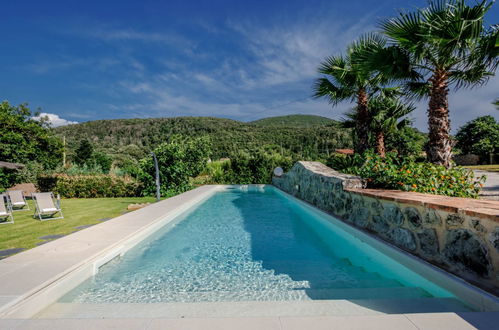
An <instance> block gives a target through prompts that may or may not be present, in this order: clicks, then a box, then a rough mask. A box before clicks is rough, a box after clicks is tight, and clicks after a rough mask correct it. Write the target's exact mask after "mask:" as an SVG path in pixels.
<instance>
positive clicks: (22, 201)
mask: <svg viewBox="0 0 499 330" xmlns="http://www.w3.org/2000/svg"><path fill="white" fill-rule="evenodd" d="M7 195H8V196H9V199H10V202H11V204H12V211H27V210H29V205H28V202H26V198H25V197H24V194H23V191H22V190H8V191H7Z"/></svg>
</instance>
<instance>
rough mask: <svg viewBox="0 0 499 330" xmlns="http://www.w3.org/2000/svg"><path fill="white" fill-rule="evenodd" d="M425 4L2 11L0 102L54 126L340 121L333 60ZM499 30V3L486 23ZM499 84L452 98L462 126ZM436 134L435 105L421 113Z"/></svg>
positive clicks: (41, 4)
mask: <svg viewBox="0 0 499 330" xmlns="http://www.w3.org/2000/svg"><path fill="white" fill-rule="evenodd" d="M425 3H426V2H425V1H419V0H417V1H395V0H385V1H383V0H379V1H374V0H350V1H318V0H309V1H295V0H287V1H286V0H279V1H277V0H276V1H228V0H226V1H221V0H210V1H188V0H183V1H150V0H149V1H148V0H143V1H129V0H120V1H114V0H113V1H103V0H101V1H90V0H87V1H83V0H79V1H72V0H64V1H53V0H46V1H23V0H19V1H2V3H1V4H0V9H1V11H2V20H0V31H1V32H0V33H1V40H2V42H1V44H0V74H1V78H0V99H4V100H8V101H10V102H11V103H13V104H18V103H21V102H28V103H29V104H30V106H31V107H32V108H33V109H36V108H38V107H40V108H41V109H42V111H43V112H45V113H49V114H53V115H54V116H53V117H52V118H55V119H57V117H56V116H59V119H58V120H56V122H55V123H56V124H61V123H65V120H67V121H77V122H82V121H89V120H96V119H111V118H146V117H172V116H217V117H225V118H232V119H237V120H243V121H249V120H254V119H257V118H262V117H268V116H278V115H284V114H292V113H303V114H316V115H322V116H326V117H331V118H335V119H338V118H341V116H342V113H343V112H344V111H346V110H347V109H349V107H351V105H349V104H347V103H345V104H341V105H340V106H338V107H336V108H334V109H332V108H331V106H330V105H328V104H327V102H325V101H322V100H314V99H312V98H310V96H311V94H312V90H311V86H312V84H313V81H314V78H316V77H317V73H316V68H317V66H318V64H319V63H320V61H321V60H323V59H324V58H325V57H326V56H328V55H332V54H337V53H339V52H342V51H343V49H344V48H345V46H346V44H348V43H349V42H350V41H352V40H353V39H355V38H356V37H357V36H359V35H361V34H362V33H364V32H368V31H372V30H375V29H376V28H377V22H378V21H379V20H380V19H382V18H385V17H389V16H392V15H394V14H395V13H396V11H397V9H402V8H407V9H411V8H414V7H418V6H423V5H424V4H425ZM488 21H489V23H490V24H492V23H497V22H498V21H499V4H496V5H495V6H494V7H493V9H492V10H491V12H490V13H489V15H488ZM496 97H499V78H494V79H492V80H491V81H490V82H489V83H488V85H486V86H485V87H482V88H480V89H474V90H464V91H459V92H458V93H453V94H452V95H451V99H450V106H451V114H452V115H451V120H452V124H453V128H456V127H457V126H459V125H462V124H463V123H465V122H466V121H469V120H471V119H473V118H475V117H477V116H479V115H485V114H491V115H494V116H495V117H496V118H499V111H496V110H495V109H494V107H493V106H492V105H491V102H492V101H493V100H494V99H495V98H496ZM412 117H413V118H414V119H415V125H416V126H417V127H418V128H420V129H422V130H425V131H426V106H425V104H424V103H421V104H420V105H419V107H418V109H417V110H416V112H415V113H414V114H413V115H412Z"/></svg>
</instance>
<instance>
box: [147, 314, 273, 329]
mask: <svg viewBox="0 0 499 330" xmlns="http://www.w3.org/2000/svg"><path fill="white" fill-rule="evenodd" d="M147 329H148V330H163V329H168V330H235V329H237V330H256V329H258V330H281V325H280V322H279V319H278V318H276V317H274V318H258V317H254V318H203V319H155V320H152V321H151V323H150V325H149V327H148V328H147Z"/></svg>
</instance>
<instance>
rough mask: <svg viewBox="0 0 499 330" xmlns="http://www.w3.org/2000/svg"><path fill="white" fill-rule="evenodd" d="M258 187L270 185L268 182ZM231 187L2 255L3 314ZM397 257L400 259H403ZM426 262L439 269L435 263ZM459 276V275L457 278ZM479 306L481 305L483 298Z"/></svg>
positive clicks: (27, 313)
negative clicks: (8, 255)
mask: <svg viewBox="0 0 499 330" xmlns="http://www.w3.org/2000/svg"><path fill="white" fill-rule="evenodd" d="M251 186H253V185H251ZM254 186H257V187H265V186H268V185H254ZM227 187H240V185H208V186H202V187H199V188H196V189H194V190H191V191H188V192H186V193H183V194H181V195H178V196H175V197H172V198H169V199H167V200H164V201H161V202H158V203H155V204H152V205H150V206H148V207H145V208H143V209H140V210H137V211H134V212H130V213H127V214H125V215H122V216H119V217H116V218H114V219H112V220H110V221H107V222H105V223H102V224H99V225H96V226H93V227H90V228H87V229H84V230H82V231H79V232H76V233H74V234H71V235H68V236H66V237H63V238H61V239H59V240H56V241H52V242H50V243H47V244H45V245H42V246H39V247H36V248H33V249H31V250H28V251H25V252H22V253H20V254H17V255H15V256H12V257H9V258H6V259H3V260H1V261H0V319H28V318H31V317H33V316H34V315H36V314H37V313H39V312H40V311H42V310H43V309H45V308H46V307H47V306H49V305H50V304H51V303H53V302H55V301H56V300H57V299H59V298H60V297H61V296H62V295H63V294H64V293H66V292H68V291H69V290H71V289H72V288H74V287H76V286H77V285H79V284H80V283H81V282H82V281H83V280H85V279H86V278H88V277H90V276H92V275H93V274H95V272H96V271H97V270H98V267H100V266H101V265H103V264H105V263H106V262H109V261H110V260H112V259H114V258H115V257H117V256H119V255H121V254H123V253H124V252H126V251H127V250H128V249H130V248H132V247H133V246H134V245H136V244H137V243H139V242H141V241H142V240H143V239H144V238H146V237H147V236H149V235H150V234H152V233H154V232H155V231H156V230H157V229H158V228H160V227H162V226H164V225H165V224H167V223H169V222H170V221H172V220H173V219H175V218H176V217H177V216H178V215H179V214H181V213H183V212H185V211H186V210H188V209H189V208H191V207H193V206H195V205H197V204H198V203H200V202H202V201H203V200H205V199H207V198H209V197H210V196H211V195H212V194H214V193H215V192H217V191H220V190H223V189H226V188H227ZM272 187H273V188H274V189H276V190H277V191H279V192H281V193H283V194H284V195H288V196H289V197H290V198H292V199H293V200H296V201H298V202H300V203H302V204H303V205H306V206H307V207H309V208H311V209H312V210H313V211H314V212H319V213H320V214H323V215H324V216H326V217H328V218H332V219H335V218H334V217H332V216H331V215H329V214H327V213H325V212H323V211H321V210H319V209H317V208H316V207H313V206H311V205H310V204H308V203H306V202H303V201H301V200H299V199H297V198H295V197H293V196H291V195H289V194H287V193H285V192H283V191H282V190H280V189H278V188H277V187H274V186H272ZM336 220H337V219H336ZM62 221H64V220H62ZM338 221H340V220H338ZM340 223H341V224H343V225H344V226H347V227H348V228H350V230H354V231H356V232H360V233H362V234H364V235H366V236H368V237H371V239H374V240H375V241H377V242H378V244H381V245H384V246H387V247H389V248H391V249H392V250H393V251H398V252H397V253H401V254H403V255H405V256H407V257H409V258H411V260H413V261H414V262H420V263H423V264H424V261H422V260H419V259H416V258H415V257H414V256H412V255H409V254H407V253H406V252H404V251H402V250H400V249H398V248H396V247H393V246H391V245H389V244H387V243H386V242H383V241H380V240H378V239H376V238H375V237H373V236H372V235H369V234H366V233H364V232H362V231H359V230H358V229H356V228H353V227H351V226H349V225H348V224H345V223H343V222H341V221H340ZM384 252H385V251H383V253H384ZM390 256H391V255H390ZM396 260H397V261H398V259H396ZM427 266H429V267H431V269H433V270H434V271H435V267H434V266H432V265H427ZM411 269H412V267H411ZM437 271H440V272H442V274H443V275H446V276H451V278H452V276H453V275H450V274H448V273H446V272H443V271H441V270H438V269H437ZM455 280H456V279H455V278H454V279H453V281H455ZM463 282H464V281H463ZM456 285H457V284H456ZM459 285H466V286H467V287H469V288H472V289H475V288H474V287H473V286H471V285H469V284H467V283H466V282H464V283H459ZM477 294H482V292H481V290H479V291H477ZM479 305H482V302H480V303H479Z"/></svg>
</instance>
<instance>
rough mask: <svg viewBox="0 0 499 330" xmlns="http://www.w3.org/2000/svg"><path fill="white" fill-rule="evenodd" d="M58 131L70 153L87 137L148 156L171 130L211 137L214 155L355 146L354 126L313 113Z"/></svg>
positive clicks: (97, 124) (113, 122)
mask: <svg viewBox="0 0 499 330" xmlns="http://www.w3.org/2000/svg"><path fill="white" fill-rule="evenodd" d="M54 130H55V132H56V133H57V134H58V135H60V136H65V137H66V141H67V142H68V149H69V153H71V152H72V151H73V150H75V149H76V147H77V145H78V144H79V142H80V141H81V140H84V139H88V140H90V141H91V142H92V143H93V144H94V146H95V147H96V148H98V149H100V150H102V151H105V152H107V153H109V154H120V153H126V152H125V151H124V150H125V149H130V146H132V147H133V149H134V150H140V151H141V153H143V154H144V155H145V154H146V153H147V152H149V151H151V150H152V149H154V148H155V147H156V146H157V145H159V144H161V143H162V142H165V141H167V140H168V137H169V136H170V135H172V134H179V135H184V136H193V137H195V136H208V137H209V138H210V139H211V140H212V145H213V158H218V157H227V156H228V155H230V154H231V153H234V152H240V151H246V152H254V151H255V150H258V149H261V148H267V149H268V148H270V149H272V150H278V151H279V152H290V153H293V154H298V155H300V157H302V158H307V157H309V158H321V157H326V156H327V155H328V154H329V153H330V151H332V150H334V149H336V148H349V147H351V145H352V142H351V134H350V131H349V130H345V129H341V128H339V126H338V122H337V121H335V120H332V119H329V118H325V117H320V116H313V115H289V116H279V117H270V118H263V119H259V120H255V121H252V122H241V121H237V120H232V119H225V118H216V117H173V118H147V119H110V120H96V121H89V122H84V123H80V124H74V125H69V126H62V127H57V128H55V129H54Z"/></svg>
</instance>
